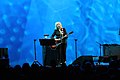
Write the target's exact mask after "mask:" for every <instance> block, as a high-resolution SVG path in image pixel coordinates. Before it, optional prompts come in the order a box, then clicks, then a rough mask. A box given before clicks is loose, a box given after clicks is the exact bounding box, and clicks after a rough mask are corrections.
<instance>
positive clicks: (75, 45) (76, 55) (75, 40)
mask: <svg viewBox="0 0 120 80" xmlns="http://www.w3.org/2000/svg"><path fill="white" fill-rule="evenodd" d="M75 55H76V59H77V39H75Z"/></svg>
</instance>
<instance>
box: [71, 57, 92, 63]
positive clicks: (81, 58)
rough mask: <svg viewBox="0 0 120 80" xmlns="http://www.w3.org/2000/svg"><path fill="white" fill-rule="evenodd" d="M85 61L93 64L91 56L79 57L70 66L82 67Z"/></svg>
mask: <svg viewBox="0 0 120 80" xmlns="http://www.w3.org/2000/svg"><path fill="white" fill-rule="evenodd" d="M85 61H90V62H91V63H93V56H80V57H78V58H77V59H76V60H75V61H74V62H73V63H72V65H82V64H84V62H85Z"/></svg>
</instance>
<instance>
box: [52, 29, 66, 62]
mask: <svg viewBox="0 0 120 80" xmlns="http://www.w3.org/2000/svg"><path fill="white" fill-rule="evenodd" d="M61 31H62V33H63V34H61V33H60V31H59V30H58V29H55V30H54V32H53V34H52V36H51V38H52V39H61V40H60V41H58V42H57V44H59V43H60V44H59V45H58V46H57V48H56V50H57V52H56V54H57V60H58V63H64V62H65V61H66V47H67V38H68V37H64V36H65V35H67V32H66V29H65V28H62V29H61Z"/></svg>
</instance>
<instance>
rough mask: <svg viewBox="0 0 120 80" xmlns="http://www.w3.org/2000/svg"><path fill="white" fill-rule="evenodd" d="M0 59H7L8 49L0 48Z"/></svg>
mask: <svg viewBox="0 0 120 80" xmlns="http://www.w3.org/2000/svg"><path fill="white" fill-rule="evenodd" d="M0 58H8V48H0Z"/></svg>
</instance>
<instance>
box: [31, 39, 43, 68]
mask: <svg viewBox="0 0 120 80" xmlns="http://www.w3.org/2000/svg"><path fill="white" fill-rule="evenodd" d="M34 54H35V60H34V62H33V64H37V63H38V64H39V65H41V66H42V64H40V63H39V62H38V61H37V59H36V39H34Z"/></svg>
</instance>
